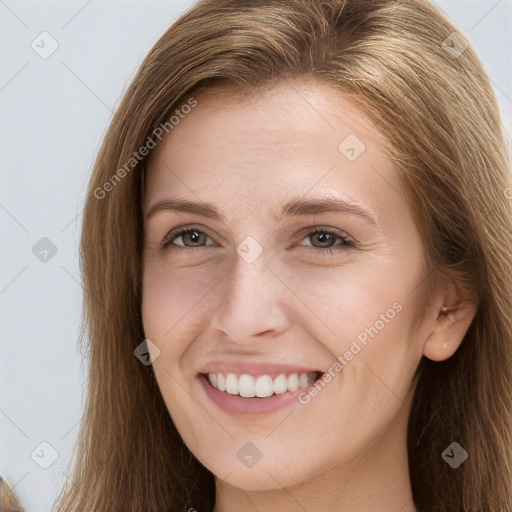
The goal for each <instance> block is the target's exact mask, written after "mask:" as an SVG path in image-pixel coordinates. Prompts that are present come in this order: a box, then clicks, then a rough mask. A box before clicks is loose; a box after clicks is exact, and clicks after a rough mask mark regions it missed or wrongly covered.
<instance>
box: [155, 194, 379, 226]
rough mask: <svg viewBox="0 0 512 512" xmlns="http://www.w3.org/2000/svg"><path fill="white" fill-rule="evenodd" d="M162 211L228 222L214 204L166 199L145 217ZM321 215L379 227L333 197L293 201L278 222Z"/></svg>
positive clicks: (345, 201)
mask: <svg viewBox="0 0 512 512" xmlns="http://www.w3.org/2000/svg"><path fill="white" fill-rule="evenodd" d="M162 210H170V211H180V212H188V213H194V214H196V215H201V216H203V217H208V218H209V219H212V220H216V221H219V222H222V223H225V222H226V217H225V216H224V215H223V214H222V213H220V212H219V210H218V209H217V208H216V207H215V206H213V205H212V204H210V203H204V202H194V201H189V200H187V199H166V200H164V201H159V202H158V203H156V204H154V205H153V206H151V208H149V210H148V212H147V213H146V215H145V220H147V219H148V218H149V217H151V216H152V215H153V214H154V213H156V212H157V211H162ZM320 213H345V214H347V215H352V216H355V217H359V218H361V219H362V220H364V221H366V222H368V223H370V224H372V225H374V226H378V223H377V220H376V219H375V217H374V216H373V215H372V214H371V213H370V212H369V211H368V210H366V209H365V208H363V207H362V206H360V205H358V204H357V203H355V202H353V201H350V200H348V199H345V198H338V197H332V196H326V197H317V198H311V199H305V198H297V199H292V200H291V201H289V202H288V203H286V204H285V205H284V206H283V208H282V210H281V215H280V217H279V218H278V219H276V220H279V219H281V218H283V217H298V216H301V215H315V214H320Z"/></svg>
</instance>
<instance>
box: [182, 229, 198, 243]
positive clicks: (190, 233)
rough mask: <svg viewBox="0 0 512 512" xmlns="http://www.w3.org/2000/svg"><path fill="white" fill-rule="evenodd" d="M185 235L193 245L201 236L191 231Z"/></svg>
mask: <svg viewBox="0 0 512 512" xmlns="http://www.w3.org/2000/svg"><path fill="white" fill-rule="evenodd" d="M186 235H188V236H189V237H190V239H191V241H192V243H193V244H195V243H198V240H197V238H198V237H200V236H201V235H200V233H198V232H197V231H191V232H189V233H186Z"/></svg>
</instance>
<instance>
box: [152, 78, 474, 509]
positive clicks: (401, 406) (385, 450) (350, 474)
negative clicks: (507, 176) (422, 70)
mask: <svg viewBox="0 0 512 512" xmlns="http://www.w3.org/2000/svg"><path fill="white" fill-rule="evenodd" d="M196 99H197V101H198V105H197V106H196V107H195V108H194V109H193V110H192V112H191V113H190V114H188V115H187V116H186V117H185V118H184V119H183V120H181V121H180V123H179V125H177V126H176V127H175V128H174V129H173V131H172V132H170V133H169V135H167V136H166V138H164V139H163V141H162V142H161V143H160V144H159V145H158V146H157V148H156V149H155V150H153V153H152V155H151V159H150V161H149V166H148V174H147V180H146V189H145V197H144V204H143V208H144V214H146V213H147V212H148V211H149V209H150V208H151V207H152V206H153V205H154V204H156V203H158V202H159V201H163V200H166V199H169V198H171V197H173V198H176V197H179V198H183V199H188V200H193V201H198V202H206V203H211V204H213V205H215V206H216V208H217V209H218V210H219V211H220V212H221V213H222V214H223V215H224V216H225V220H224V222H219V221H215V220H212V219H211V218H208V217H204V216H201V215H198V214H195V213H188V212H179V211H171V210H159V211H157V212H155V213H153V214H152V215H151V216H150V217H148V218H147V219H146V221H145V246H144V266H143V305H142V315H143V324H144V330H145V335H146V337H147V338H149V339H150V340H151V341H152V342H153V343H154V344H155V345H156V346H157V347H158V349H159V350H160V354H159V355H158V357H156V358H155V359H154V361H153V367H154V372H155V375H156V378H157V381H158V384H159V387H160V390H161V392H162V396H163V398H164V400H165V403H166V405H167V407H168V409H169V412H170V414H171V416H172V419H173V421H174V422H175V424H176V426H177V428H178V430H179V432H180V434H181V435H182V437H183V440H184V441H185V443H186V444H187V446H188V447H189V448H190V450H191V451H192V453H193V454H194V455H195V456H196V457H197V458H198V459H199V460H200V461H201V462H202V463H203V464H204V465H205V466H206V467H207V468H208V469H209V470H210V471H212V472H213V474H214V475H216V477H217V479H216V482H217V501H216V506H215V512H231V511H235V510H237V511H238V510H246V511H265V512H270V511H278V510H287V511H296V510H297V511H299V510H300V511H302V510H308V511H309V512H315V511H320V510H321V511H325V510H332V511H337V512H345V511H347V512H348V511H350V512H362V511H370V510H372V511H373V510H379V511H380V512H398V511H401V512H415V511H416V509H415V507H414V504H413V502H412V494H411V487H410V481H409V473H408V471H409V469H408V462H407V450H406V431H407V420H408V417H409V413H410V404H411V397H412V389H411V379H412V376H413V374H414V370H415V369H416V367H417V365H418V363H419V361H420V359H421V358H422V357H423V356H426V357H429V358H431V359H433V360H443V359H446V358H448V357H450V356H451V355H452V354H453V353H454V352H455V351H456V350H457V348H458V346H459V345H460V343H461V341H462V339H463V336H464V334H465V332H466V330H467V328H468V327H469V324H470V322H471V319H472V317H473V315H474V308H472V307H469V306H467V305H463V304H461V303H460V300H459V299H458V297H457V294H456V291H455V287H454V286H453V285H452V284H451V283H447V282H441V281H439V282H438V284H437V286H436V288H435V290H434V291H433V293H432V294H430V295H428V294H427V290H426V288H425V281H424V279H425V277H426V271H425V268H424V267H423V263H422V262H423V248H422V245H421V241H420V236H419V233H418V231H417V229H416V227H415V225H414V223H413V219H412V216H411V214H410V211H409V210H408V207H407V204H406V202H405V199H404V197H405V196H404V194H403V192H402V191H401V188H400V184H399V181H398V178H397V176H396V173H395V170H394V168H393V166H392V163H391V162H390V161H389V160H388V159H387V158H386V157H385V155H384V151H383V149H384V148H385V145H386V144H388V141H387V140H386V139H385V138H384V136H383V135H382V134H381V133H379V131H378V129H377V128H376V127H375V126H374V124H373V123H372V122H371V121H370V120H369V119H368V118H367V117H366V116H365V115H364V114H363V113H362V112H361V111H359V110H358V109H357V108H356V107H355V106H354V104H353V103H351V101H350V99H349V98H348V97H344V96H342V95H340V93H339V91H335V90H333V89H330V88H328V87H326V86H322V85H320V84H317V83H313V82H309V81H306V80H298V79H295V80H294V81H293V83H292V82H289V81H278V82H276V83H275V84H273V85H272V86H271V87H268V88H266V89H264V90H259V91H257V92H256V93H254V94H251V95H249V96H247V97H244V98H236V97H234V96H232V95H229V94H227V93H225V92H219V91H213V90H210V91H207V92H205V93H202V94H201V95H200V96H198V97H197V98H196ZM349 134H356V136H357V137H358V138H359V140H360V141H362V142H363V143H364V145H365V147H366V148H365V150H364V151H363V152H362V153H361V154H360V155H359V156H358V157H357V159H355V160H354V161H350V160H349V159H347V157H346V156H345V154H343V153H342V152H341V151H340V150H339V149H338V145H339V144H340V143H341V142H342V141H343V140H344V139H345V138H346V137H347V136H348V135H349ZM326 194H330V195H332V194H337V195H342V196H343V197H345V198H350V199H351V200H352V201H353V202H356V203H357V204H358V205H360V206H362V207H363V208H364V209H365V210H367V211H368V212H370V213H371V215H372V216H374V218H375V220H376V225H373V224H371V223H369V222H368V221H366V220H364V219H362V218H359V217H357V216H354V215H350V214H347V213H340V212H334V213H333V212H329V213H321V214H314V215H311V214H309V215H303V216H299V217H295V216H290V217H283V218H280V217H279V213H280V211H281V207H282V205H283V204H284V203H286V202H287V201H289V200H290V199H292V198H301V197H302V198H313V197H320V196H323V195H326ZM315 225H321V226H322V227H326V228H332V229H334V230H338V231H340V232H344V233H346V234H348V235H349V237H350V238H351V239H352V240H355V241H356V245H355V246H354V247H350V246H347V245H342V246H339V245H338V247H337V248H338V249H340V250H339V252H336V253H334V254H331V255H325V254H321V253H320V252H319V251H320V249H321V248H322V247H328V246H329V242H330V245H337V244H339V243H340V239H338V238H337V236H336V235H334V238H332V239H331V240H329V239H327V242H325V240H324V241H323V243H322V239H321V238H320V239H319V238H318V236H315V235H314V234H313V235H311V236H308V235H310V234H311V233H312V232H313V231H314V228H315ZM182 226H193V227H196V228H197V229H199V230H200V231H201V232H202V233H204V234H205V235H207V236H206V237H204V236H203V238H202V239H200V240H199V242H197V241H196V242H195V243H194V240H193V239H190V238H189V237H187V236H185V237H178V238H175V239H174V242H175V244H179V245H181V246H183V245H185V246H188V248H186V247H185V248H183V247H182V248H181V250H180V248H179V247H178V246H177V245H173V244H172V243H171V245H169V246H167V247H165V248H164V247H162V245H161V244H162V240H163V239H164V238H165V236H166V235H167V234H168V233H169V232H170V231H171V230H173V229H175V228H178V227H182ZM247 236H251V237H253V238H254V239H255V240H256V241H257V242H258V243H259V245H260V247H261V249H262V251H263V252H262V253H261V255H260V256H259V257H258V258H257V259H256V260H255V261H253V262H251V263H247V262H246V261H245V260H244V259H243V258H242V257H240V256H239V255H238V253H237V252H236V248H237V246H238V245H239V244H240V243H241V242H242V241H243V240H244V239H245V238H246V237H247ZM197 246H199V247H200V248H199V249H193V247H197ZM393 304H399V306H401V310H400V312H398V313H396V315H395V316H394V318H393V319H392V320H389V321H388V322H387V323H385V327H384V328H382V329H380V330H379V332H378V334H377V335H375V336H374V337H373V338H369V340H368V343H367V345H366V346H362V350H361V351H360V352H359V353H357V355H355V356H354V357H353V359H352V360H351V361H348V362H347V364H346V365H345V366H344V367H343V369H342V370H341V371H338V372H335V377H334V378H332V380H331V381H330V382H329V383H328V384H327V385H326V386H325V387H324V388H323V389H322V390H321V391H320V392H319V393H318V394H317V395H316V396H314V397H312V398H311V400H310V401H309V402H308V403H307V404H305V405H303V404H301V403H299V402H297V403H294V404H293V405H291V406H289V407H287V408H286V409H284V410H281V411H276V412H273V413H270V414H263V415H258V416H255V415H253V416H252V417H251V418H247V417H244V418H240V417H236V416H233V415H231V414H228V413H227V412H224V411H223V410H221V409H219V408H218V406H217V405H216V404H214V403H213V402H212V401H210V399H209V398H208V397H207V395H206V394H205V392H204V389H203V388H202V386H201V385H200V382H199V380H198V378H197V375H198V372H200V370H201V368H202V367H203V366H204V365H205V364H206V363H207V362H208V361H210V360H211V359H219V358H220V359H226V360H232V359H233V358H236V359H237V360H244V361H262V360H265V361H268V360H271V361H273V362H275V363H280V362H282V363H287V364H297V365H305V366H313V367H314V368H318V369H320V370H322V371H327V370H328V369H329V368H331V367H332V366H333V364H334V362H335V361H336V360H337V357H338V356H339V355H343V354H344V353H345V352H346V351H347V350H349V349H350V346H351V343H352V341H353V340H354V339H356V337H357V336H358V334H360V333H361V332H362V331H364V329H365V328H366V327H369V326H372V325H374V324H375V323H376V321H377V320H379V318H381V315H382V314H385V313H386V311H388V310H389V309H390V308H392V306H393ZM443 305H447V306H449V307H450V308H452V309H451V311H450V314H449V315H447V314H442V313H440V309H441V307H442V306H443ZM360 345H361V344H360ZM247 442H251V443H252V444H254V445H255V446H256V447H257V449H258V450H259V451H260V452H261V454H262V456H261V459H260V460H259V461H258V462H257V463H256V464H255V465H254V466H252V467H251V468H248V467H246V466H245V465H244V464H242V463H241V461H240V460H239V458H238V457H237V452H238V451H239V450H240V449H241V448H242V447H243V446H244V445H245V444H246V443H247Z"/></svg>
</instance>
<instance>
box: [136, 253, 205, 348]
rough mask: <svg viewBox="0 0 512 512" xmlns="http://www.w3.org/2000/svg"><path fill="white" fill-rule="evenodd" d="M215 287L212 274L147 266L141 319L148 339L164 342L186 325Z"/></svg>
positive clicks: (143, 285)
mask: <svg viewBox="0 0 512 512" xmlns="http://www.w3.org/2000/svg"><path fill="white" fill-rule="evenodd" d="M214 284H215V278H214V276H213V275H212V274H210V275H209V276H207V275H206V274H205V273H200V272H197V269H195V271H194V269H193V268H189V269H182V270H180V271H177V270H176V269H174V268H171V267H170V266H169V265H165V264H161V263H160V264H158V265H156V264H148V265H146V266H145V267H144V271H143V284H142V320H143V325H144V332H145V334H146V336H147V337H148V338H150V339H151V337H153V338H154V339H155V340H160V341H161V342H163V341H164V339H165V338H166V337H168V336H170V335H171V333H176V332H177V331H179V330H182V329H183V328H184V326H186V325H187V324H188V323H190V321H191V319H193V318H194V317H195V316H196V315H197V312H198V311H199V309H200V308H201V303H202V302H203V300H204V299H205V297H206V296H207V295H208V293H210V292H211V291H212V290H211V289H212V287H213V286H214Z"/></svg>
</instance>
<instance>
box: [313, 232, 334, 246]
mask: <svg viewBox="0 0 512 512" xmlns="http://www.w3.org/2000/svg"><path fill="white" fill-rule="evenodd" d="M316 236H317V237H318V239H319V241H320V243H321V244H322V243H326V242H329V238H331V235H330V234H329V233H319V234H318V235H316Z"/></svg>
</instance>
